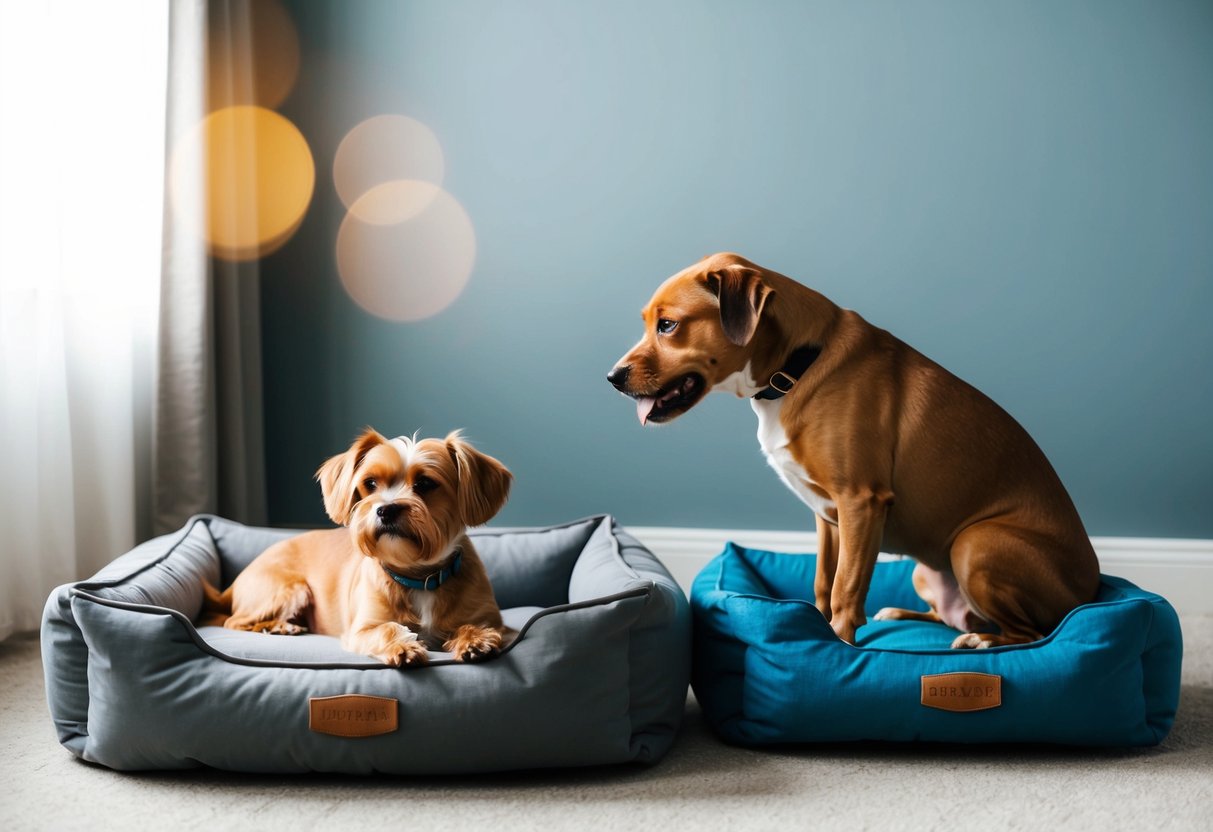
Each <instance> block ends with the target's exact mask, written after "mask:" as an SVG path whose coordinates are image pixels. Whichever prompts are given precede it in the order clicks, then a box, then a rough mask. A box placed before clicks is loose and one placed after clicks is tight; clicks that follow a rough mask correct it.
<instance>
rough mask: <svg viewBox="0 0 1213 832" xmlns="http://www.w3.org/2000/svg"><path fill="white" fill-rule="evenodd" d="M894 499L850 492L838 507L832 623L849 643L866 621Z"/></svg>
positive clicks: (870, 492)
mask: <svg viewBox="0 0 1213 832" xmlns="http://www.w3.org/2000/svg"><path fill="white" fill-rule="evenodd" d="M890 500H891V498H890V497H888V496H886V495H883V494H879V493H876V492H873V491H868V492H863V493H858V494H847V495H845V496H843V497H842V498H841V499H838V500H836V501H835V502H836V505H837V507H838V568H837V571H836V573H835V575H834V586H833V588H832V590H831V593H830V611H831V616H830V626H831V627H833V628H834V632H835V633H837V634H838V637H839V638H840V639H842V640H843V641H845V642H847V643H848V644H854V643H855V631H856V630H858V629H859V628H860V627H862V626H863V625H864V624H865V623H867V617H866V616H865V615H864V612H863V603H864V600H865V599H866V598H867V597H868V585H869V584H871V582H872V571H873V570H874V569H875V568H876V557H877V555H878V554H879V552H880V541H881V538H882V537H883V535H884V521H885V515H886V514H887V513H888V507H889V502H890Z"/></svg>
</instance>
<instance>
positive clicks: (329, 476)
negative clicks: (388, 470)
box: [316, 427, 387, 526]
mask: <svg viewBox="0 0 1213 832" xmlns="http://www.w3.org/2000/svg"><path fill="white" fill-rule="evenodd" d="M386 441H387V440H386V439H384V438H383V437H382V436H380V435H379V432H378V431H376V430H375V429H374V428H369V427H368V428H367V429H366V430H365V431H363V433H362V435H361V436H359V437H358V438H357V439H355V440H354V444H353V445H351V446H350V449H349V450H348V451H346V452H345V453H343V454H337V456H335V457H332V458H330V459H329V460H328V461H327V462H325V463H324V464H323V465H321V466H320V470H319V471H317V472H316V479H317V480H319V481H320V492H321V493H322V494H324V510H325V511H326V512H327V513H328V516H329V519H331V520H332V521H333V522H334V523H336V524H337V525H339V526H344V525H345V524H346V523H348V522H350V514H351V513H352V512H353V511H354V504H355V503H356V502H358V499H357V497H358V492H357V489H356V484H355V483H354V472H355V471H357V470H358V466H359V465H361V464H362V460H363V459H365V458H366V455H367V454H368V453H370V452H371V449H372V448H374V447H376V446H377V445H381V444H383V443H384V442H386Z"/></svg>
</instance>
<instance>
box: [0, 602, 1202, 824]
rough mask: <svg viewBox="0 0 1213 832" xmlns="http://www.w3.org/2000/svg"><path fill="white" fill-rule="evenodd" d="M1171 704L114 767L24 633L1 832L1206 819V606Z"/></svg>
mask: <svg viewBox="0 0 1213 832" xmlns="http://www.w3.org/2000/svg"><path fill="white" fill-rule="evenodd" d="M1183 630H1184V639H1185V663H1184V672H1183V691H1182V698H1181V702H1180V710H1179V715H1178V717H1177V719H1176V722H1175V727H1174V729H1173V730H1172V732H1171V735H1170V736H1169V737H1168V738H1167V740H1166V741H1165V742H1164V743H1163V744H1162V745H1161V746H1159V747H1157V748H1153V749H1144V750H1113V751H1089V750H1074V749H1058V748H1047V747H1021V746H997V747H956V746H888V745H833V746H825V747H821V746H815V747H804V748H790V749H782V750H775V751H752V750H747V749H741V748H734V747H730V746H727V745H724V744H723V743H721V742H720V741H718V740H717V739H715V737H713V736H712V734H711V733H710V732H709V731H708V730H707V728H706V726H705V725H704V723H703V720H702V717H701V715H700V713H699V710H698V706H697V705H696V704H695V702H694V700H693V698H692V699H690V700H689V701H688V711H687V718H686V722H685V724H684V727H683V729H682V733H681V735H680V737H679V741H678V743H677V744H676V745H675V747H674V749H673V751H671V752H670V754H669V755H668V756H667V757H666V759H665V760H663V761H662V762H661V763H659V764H658V765H656V766H654V767H652V768H638V767H627V766H625V767H610V768H597V769H583V770H571V771H556V772H524V773H515V774H506V775H495V776H464V777H443V778H400V777H374V778H354V777H333V776H304V777H299V776H289V777H287V776H253V775H245V774H229V773H225V772H220V771H212V770H200V771H190V772H173V773H144V774H129V773H128V774H120V773H117V772H113V771H110V770H108V769H104V768H100V767H97V766H92V765H89V764H86V763H81V762H79V761H78V760H76V759H75V758H74V757H73V756H72V755H70V754H69V753H68V752H67V751H65V750H64V749H63V748H61V747H60V746H59V745H58V743H57V742H56V741H55V736H54V732H53V731H52V729H51V723H50V717H49V716H48V714H47V711H46V704H45V699H44V692H43V683H42V670H41V660H40V656H39V649H38V641H37V637H36V636H33V635H28V636H17V637H15V638H12V639H9V640H8V641H6V642H3V643H0V784H2V785H0V830H4V832H8V831H9V830H27V829H28V830H44V829H45V830H55V831H56V832H58V831H59V830H73V829H81V830H90V832H94V831H95V830H103V829H110V828H114V829H118V828H120V829H122V830H140V829H156V830H177V829H183V830H189V829H207V830H220V829H233V830H237V829H252V828H255V829H257V830H259V832H260V831H261V830H279V829H281V830H292V832H299V830H343V829H352V830H357V832H372V830H377V829H385V830H386V829H391V830H401V829H411V830H425V832H431V830H445V829H476V830H486V832H502V830H511V829H540V828H542V829H545V830H547V829H566V828H568V829H573V828H576V829H584V828H592V829H593V830H594V832H608V830H629V832H632V831H633V830H636V829H640V828H645V827H650V828H656V829H661V828H663V827H669V826H670V825H673V824H677V827H678V828H679V829H682V828H689V829H714V830H737V829H771V828H788V829H812V830H814V831H815V832H816V831H817V830H831V829H845V830H848V832H851V831H852V830H862V829H873V830H897V829H912V830H919V829H923V830H925V829H930V830H942V829H947V830H970V829H980V830H994V829H999V830H1002V829H1031V830H1034V832H1035V830H1071V829H1073V830H1087V829H1090V830H1117V829H1126V830H1128V829H1132V830H1135V832H1138V831H1139V830H1143V829H1150V830H1156V829H1176V830H1213V617H1210V616H1203V617H1197V616H1189V617H1186V618H1184V619H1183Z"/></svg>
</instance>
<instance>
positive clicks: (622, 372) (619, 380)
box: [607, 364, 632, 390]
mask: <svg viewBox="0 0 1213 832" xmlns="http://www.w3.org/2000/svg"><path fill="white" fill-rule="evenodd" d="M631 372H632V365H631V364H620V365H619V366H618V367H616V368H615V369H613V370H611V371H610V372H609V373H607V381H609V382H610V383H611V384H613V385H615V389H616V390H623V388H624V387H626V386H627V383H628V374H629V373H631Z"/></svg>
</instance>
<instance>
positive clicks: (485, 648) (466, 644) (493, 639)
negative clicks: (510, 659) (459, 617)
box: [443, 627, 501, 662]
mask: <svg viewBox="0 0 1213 832" xmlns="http://www.w3.org/2000/svg"><path fill="white" fill-rule="evenodd" d="M443 647H444V649H446V650H448V651H449V652H451V653H453V654H454V657H455V661H457V662H475V661H480V660H481V659H487V658H488V657H489V656H492V655H493V654H495V653H497V652H499V651H500V650H501V633H499V632H498V631H497V630H490V629H488V628H487V627H461V628H460V629H459V632H458V633H456V634H455V637H454V638H452V639H451V640H450V641H448V642H447V643H446V644H445V645H443Z"/></svg>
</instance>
